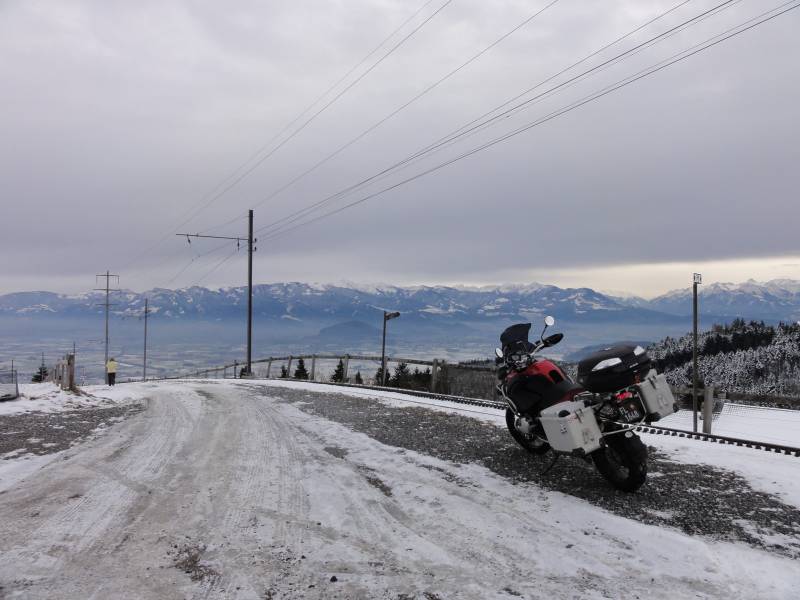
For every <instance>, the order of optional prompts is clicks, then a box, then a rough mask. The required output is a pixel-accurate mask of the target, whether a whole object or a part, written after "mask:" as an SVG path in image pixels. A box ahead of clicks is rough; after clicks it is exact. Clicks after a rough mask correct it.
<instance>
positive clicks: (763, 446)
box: [303, 381, 800, 457]
mask: <svg viewBox="0 0 800 600" xmlns="http://www.w3.org/2000/svg"><path fill="white" fill-rule="evenodd" d="M303 383H314V384H317V385H332V386H338V387H345V388H357V389H366V390H374V391H379V392H392V393H395V394H403V395H406V396H417V397H420V398H431V399H434V400H442V401H445V402H453V403H456V404H468V405H472V406H482V407H485V408H496V409H498V410H505V408H506V405H505V403H504V402H497V401H493V400H481V399H479V398H468V397H466V396H451V395H449V394H439V393H433V392H424V391H421V390H405V389H402V388H391V387H381V386H378V385H358V384H352V383H335V382H322V381H303ZM636 431H640V432H642V433H651V434H655V435H666V436H669V437H680V438H685V439H691V440H699V441H703V442H710V443H718V444H727V445H732V446H739V447H744V448H751V449H753V450H764V451H766V452H773V453H776V454H788V455H793V456H797V457H800V448H796V447H794V446H785V445H782V444H773V443H770V442H757V441H755V440H745V439H741V438H734V437H729V436H725V435H715V434H713V433H699V432H698V433H695V432H692V431H685V430H683V429H672V428H671V427H662V426H660V425H649V424H648V425H638V426H636Z"/></svg>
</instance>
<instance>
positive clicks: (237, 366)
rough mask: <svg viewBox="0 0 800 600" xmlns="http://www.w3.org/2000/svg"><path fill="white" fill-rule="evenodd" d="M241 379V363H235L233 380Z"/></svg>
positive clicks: (236, 361)
mask: <svg viewBox="0 0 800 600" xmlns="http://www.w3.org/2000/svg"><path fill="white" fill-rule="evenodd" d="M238 377H239V361H238V360H235V361H233V378H234V379H236V378H238Z"/></svg>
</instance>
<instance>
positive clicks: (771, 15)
mask: <svg viewBox="0 0 800 600" xmlns="http://www.w3.org/2000/svg"><path fill="white" fill-rule="evenodd" d="M794 2H796V0H792V1H791V2H786V3H784V4H781V5H779V6H778V7H775V8H773V9H771V10H769V11H765V12H763V13H761V14H760V15H758V16H756V17H753V18H752V19H749V20H747V21H745V22H744V23H741V24H740V25H738V26H736V27H732V28H730V29H728V30H726V31H724V32H723V33H721V34H718V35H716V36H713V37H712V38H709V39H707V40H706V41H705V42H702V43H701V44H697V45H695V46H692V47H691V48H689V49H687V50H685V51H683V52H681V53H678V54H676V55H673V57H671V58H670V59H666V60H665V61H661V62H659V63H656V64H655V65H653V66H651V67H649V68H648V69H645V70H643V71H639V72H638V73H636V74H634V75H632V76H629V77H626V78H624V79H622V80H619V81H617V82H616V83H614V84H612V85H611V86H608V87H606V88H604V89H602V90H600V91H599V92H596V93H594V94H590V95H589V96H585V97H584V98H582V99H581V100H578V101H576V102H573V103H571V104H570V105H567V106H565V107H563V108H561V109H559V110H557V111H554V112H552V113H550V114H548V115H546V116H544V117H542V118H540V119H537V120H536V121H534V122H532V123H529V124H527V125H524V126H522V127H519V128H517V129H515V130H513V131H511V132H509V133H506V134H504V135H502V136H500V137H498V138H495V139H493V140H491V141H489V142H486V143H484V144H481V145H479V146H477V147H476V148H473V149H471V150H469V151H467V152H464V153H462V154H460V155H458V156H456V157H454V158H451V159H449V160H447V161H444V162H442V163H440V164H438V165H435V166H434V167H431V168H429V169H426V170H425V171H422V172H421V173H417V174H416V175H413V176H412V177H408V178H406V179H404V180H402V181H400V182H398V183H395V184H393V185H391V186H388V187H386V188H384V189H382V190H379V191H377V192H374V193H372V194H369V195H367V196H365V197H362V198H360V199H358V200H355V201H353V202H350V203H348V204H345V205H343V206H341V207H338V208H336V209H333V210H331V211H329V212H327V213H324V214H322V215H319V216H317V217H314V218H312V219H309V220H307V221H303V222H301V223H297V224H295V225H293V226H291V227H287V228H285V229H281V230H278V231H275V232H273V233H270V234H268V235H267V237H265V238H264V239H263V240H262V241H268V240H271V239H275V238H277V237H280V236H282V235H285V234H286V233H289V232H290V231H294V230H295V229H298V228H300V227H303V226H306V225H310V224H312V223H315V222H317V221H320V220H322V219H325V218H327V217H330V216H333V215H335V214H337V213H340V212H342V211H344V210H347V209H348V208H351V207H353V206H357V205H359V204H362V203H364V202H366V201H368V200H371V199H373V198H375V197H377V196H380V195H382V194H384V193H386V192H388V191H391V190H394V189H396V188H399V187H401V186H403V185H405V184H407V183H410V182H412V181H414V180H416V179H419V178H421V177H424V176H426V175H429V174H431V173H434V172H436V171H438V170H440V169H442V168H444V167H447V166H449V165H452V164H453V163H456V162H458V161H460V160H463V159H464V158H467V157H469V156H472V155H474V154H477V153H478V152H481V151H483V150H486V149H488V148H490V147H492V146H495V145H497V144H499V143H502V142H504V141H506V140H508V139H510V138H512V137H515V136H517V135H519V134H521V133H524V132H526V131H528V130H530V129H532V128H534V127H537V126H539V125H542V124H544V123H547V122H549V121H551V120H553V119H556V118H558V117H560V116H562V115H564V114H567V113H569V112H572V111H573V110H576V109H578V108H580V107H582V106H584V105H586V104H589V103H590V102H594V101H596V100H599V99H600V98H603V97H604V96H607V95H609V94H611V93H613V92H615V91H618V90H620V89H622V88H624V87H627V86H628V85H630V84H632V83H635V82H637V81H640V80H642V79H644V78H646V77H649V76H650V75H653V74H655V73H658V72H660V71H662V70H664V69H666V68H668V67H670V66H672V65H674V64H676V63H679V62H682V61H684V60H686V59H687V58H690V57H692V56H695V55H696V54H699V53H700V52H703V51H705V50H708V49H709V48H712V47H714V46H717V45H719V44H721V43H722V42H724V41H727V40H729V39H731V38H733V37H735V36H738V35H740V34H742V33H745V32H746V31H750V30H751V29H754V28H755V27H758V26H759V25H762V24H764V23H766V22H768V21H771V20H773V19H775V18H777V17H779V16H781V15H783V14H786V13H788V12H789V11H792V10H794V9H796V8H798V7H800V3H797V4H793V3H794ZM789 4H793V6H789V7H788V8H784V7H787V6H788V5H789ZM781 9H783V10H781ZM762 17H763V18H762Z"/></svg>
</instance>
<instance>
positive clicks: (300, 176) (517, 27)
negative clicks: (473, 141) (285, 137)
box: [254, 0, 691, 208]
mask: <svg viewBox="0 0 800 600" xmlns="http://www.w3.org/2000/svg"><path fill="white" fill-rule="evenodd" d="M559 1H560V0H551V2H549V3H548V4H546V5H545V6H544V7H542V8H540V9H539V10H537V11H535V12H534V13H533V14H531V15H529V16H528V17H526V18H525V19H524V20H523V21H522V22H520V23H518V24H517V25H515V26H514V27H513V28H512V29H510V30H509V31H507V32H506V33H504V34H503V35H501V36H500V37H499V38H497V39H496V40H494V41H493V42H492V43H491V44H489V45H488V46H486V47H485V48H483V49H482V50H480V51H478V52H477V53H476V54H474V55H472V56H471V57H470V58H469V59H467V60H466V61H465V62H463V63H461V64H460V65H459V66H457V67H456V68H454V69H452V70H450V71H449V72H447V73H446V74H445V75H443V76H442V77H440V78H439V79H437V80H436V81H434V82H433V83H432V84H430V85H428V86H427V87H425V88H424V89H423V90H422V91H420V92H419V93H417V94H416V95H415V96H413V97H412V98H411V99H410V100H407V101H406V102H404V103H403V104H401V105H400V106H398V107H397V108H395V109H394V110H393V111H392V112H390V113H389V114H388V115H386V116H384V117H382V118H381V119H379V120H378V121H376V122H375V123H373V124H372V125H370V126H369V127H367V129H365V130H364V131H362V132H361V133H359V134H358V135H357V136H355V137H354V138H351V139H350V140H349V141H347V142H346V143H344V144H343V145H341V146H339V147H338V148H337V149H336V150H334V151H333V152H331V153H330V154H328V155H327V156H325V157H324V158H323V159H321V160H320V161H318V162H317V163H315V164H314V165H312V166H311V167H309V168H308V169H306V170H305V171H303V172H302V173H300V174H298V175H297V176H296V177H294V178H293V179H291V180H290V181H288V182H287V183H285V184H284V185H282V186H281V187H279V188H277V189H276V190H274V191H273V192H271V193H270V194H269V195H268V196H266V197H265V198H263V199H261V200H259V202H258V203H257V204H256V205H255V206H254V208H258V207H259V206H262V205H263V204H264V203H266V202H268V201H270V200H272V199H274V198H275V197H277V196H278V195H279V194H281V193H282V192H284V191H286V190H287V189H289V188H290V187H291V186H293V185H294V184H295V183H297V182H299V181H300V180H302V179H304V178H305V177H306V176H308V175H310V174H311V173H313V172H314V171H316V170H317V169H318V168H319V167H321V166H322V165H324V164H325V163H327V162H328V161H330V160H332V159H333V158H335V157H336V156H338V155H339V154H341V153H342V152H344V151H345V150H347V149H348V148H350V147H351V146H352V145H353V144H355V143H356V142H358V141H360V140H362V139H363V138H364V137H366V136H367V135H369V134H370V133H372V132H373V131H375V130H376V129H378V128H379V127H380V126H381V125H383V124H384V123H386V122H387V121H389V120H390V119H392V118H394V117H395V116H397V115H398V114H399V113H401V112H402V111H404V110H405V109H406V108H408V107H409V106H411V105H412V104H414V103H415V102H416V101H417V100H419V99H420V98H422V97H423V96H425V95H426V94H428V93H429V92H431V91H433V90H434V89H436V88H437V87H439V86H440V85H441V84H442V83H444V82H445V81H447V80H448V79H450V78H451V77H452V76H453V75H455V74H457V73H458V72H459V71H461V70H463V69H464V68H466V67H467V66H469V65H470V64H471V63H473V62H475V61H476V60H478V59H479V58H480V57H481V56H483V55H484V54H486V53H487V52H488V51H489V50H491V49H492V48H494V47H495V46H497V45H498V44H500V43H501V42H503V41H504V40H505V39H507V38H508V37H510V36H511V35H513V34H514V33H516V32H517V31H519V30H520V29H522V28H523V27H525V26H526V25H527V24H528V23H530V22H531V21H533V20H534V19H535V18H536V17H538V16H539V15H541V14H542V13H543V12H545V11H546V10H547V9H549V8H551V7H552V6H554V5H555V4H557V3H558V2H559ZM690 1H691V0H684V2H683V3H682V4H685V3H686V2H690Z"/></svg>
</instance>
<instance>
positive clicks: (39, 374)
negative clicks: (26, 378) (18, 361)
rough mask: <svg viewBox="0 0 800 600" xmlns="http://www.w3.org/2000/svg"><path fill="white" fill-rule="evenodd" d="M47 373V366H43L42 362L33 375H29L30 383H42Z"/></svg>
mask: <svg viewBox="0 0 800 600" xmlns="http://www.w3.org/2000/svg"><path fill="white" fill-rule="evenodd" d="M49 374H50V373H49V372H48V371H47V367H45V366H44V364H42V365H41V366H40V367H39V370H38V371H36V373H34V374H33V377H31V383H42V382H43V381H45V380H46V379H47V376H48V375H49Z"/></svg>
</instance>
